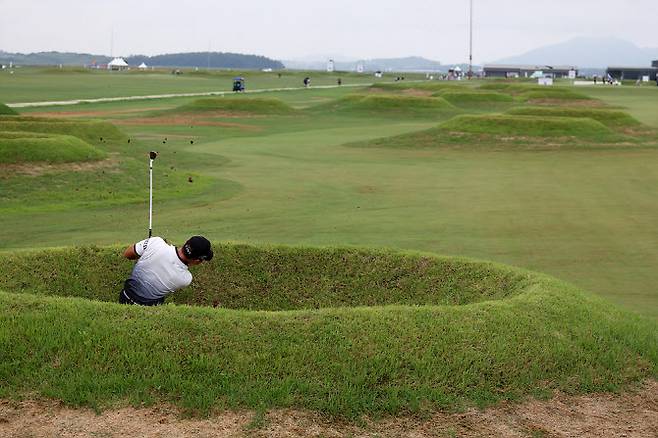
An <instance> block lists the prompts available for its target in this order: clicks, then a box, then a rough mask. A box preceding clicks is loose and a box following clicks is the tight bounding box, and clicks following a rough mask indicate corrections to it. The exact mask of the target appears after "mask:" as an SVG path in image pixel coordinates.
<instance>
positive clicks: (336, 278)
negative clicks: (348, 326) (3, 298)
mask: <svg viewBox="0 0 658 438" xmlns="http://www.w3.org/2000/svg"><path fill="white" fill-rule="evenodd" d="M216 252H217V256H216V258H215V259H214V261H213V263H212V264H205V265H203V266H201V267H199V268H198V269H197V270H196V271H195V272H196V276H195V283H194V285H193V286H192V287H190V288H188V289H186V290H184V291H181V292H179V293H177V294H175V295H174V296H173V297H172V301H173V302H175V303H178V304H189V305H208V306H212V305H214V304H216V303H221V305H222V307H227V308H231V309H250V310H299V309H315V308H322V307H342V306H381V305H390V304H406V305H438V304H447V305H459V304H468V303H475V302H480V301H483V300H492V299H502V298H505V297H509V296H511V295H513V294H516V293H518V292H519V288H520V287H522V286H523V284H524V281H525V277H524V276H520V275H511V273H510V272H502V271H498V270H496V269H495V268H494V267H493V266H492V265H487V264H476V263H466V262H464V261H461V260H456V259H455V260H450V259H445V260H439V259H436V258H435V257H411V256H408V255H404V254H395V253H390V252H377V251H373V250H368V251H366V250H359V249H314V248H286V247H269V248H258V247H253V246H246V245H220V246H219V247H218V249H217V251H216ZM4 259H5V260H6V261H7V263H6V264H4V266H3V267H0V274H1V276H2V278H0V288H3V289H5V290H11V291H15V292H29V293H37V294H47V295H60V296H77V297H83V298H89V299H97V300H101V301H110V302H114V301H116V298H117V293H118V291H119V290H121V287H122V284H123V281H124V280H125V277H126V274H127V273H128V272H130V266H131V262H130V261H127V260H123V259H122V258H121V257H119V256H118V252H117V250H116V249H111V248H82V249H80V248H75V249H62V250H56V251H48V252H43V253H39V254H38V257H37V256H31V255H25V254H21V255H17V256H8V257H4ZM80 260H86V263H84V264H82V265H81V264H80V263H79V261H80ZM99 266H102V267H103V269H102V270H99V268H98V267H99ZM26 271H29V272H30V275H26V274H25V272H26ZM483 278H485V279H486V281H483V280H482V279H483Z"/></svg>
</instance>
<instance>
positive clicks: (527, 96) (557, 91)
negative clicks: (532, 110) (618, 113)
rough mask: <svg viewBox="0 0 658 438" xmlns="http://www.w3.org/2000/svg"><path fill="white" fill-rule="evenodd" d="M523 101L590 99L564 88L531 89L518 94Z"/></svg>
mask: <svg viewBox="0 0 658 438" xmlns="http://www.w3.org/2000/svg"><path fill="white" fill-rule="evenodd" d="M519 98H520V99H521V100H525V101H533V100H534V101H536V100H592V99H591V98H590V97H589V96H586V95H584V94H581V93H576V92H575V91H571V90H568V89H565V88H548V87H545V88H543V89H532V90H529V91H524V92H522V93H520V94H519Z"/></svg>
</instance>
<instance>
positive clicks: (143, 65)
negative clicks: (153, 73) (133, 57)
mask: <svg viewBox="0 0 658 438" xmlns="http://www.w3.org/2000/svg"><path fill="white" fill-rule="evenodd" d="M137 68H138V69H140V70H146V69H147V68H149V67H148V65H146V63H144V62H142V63H141V64H139V67H137Z"/></svg>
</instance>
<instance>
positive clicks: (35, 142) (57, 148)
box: [0, 131, 106, 163]
mask: <svg viewBox="0 0 658 438" xmlns="http://www.w3.org/2000/svg"><path fill="white" fill-rule="evenodd" d="M105 156H106V154H105V153H104V152H103V151H101V150H99V149H97V148H95V147H94V146H92V145H90V144H89V143H87V142H85V141H84V140H81V139H79V138H77V137H73V136H70V135H53V134H38V133H33V132H2V131H0V163H24V162H37V161H38V162H49V163H65V162H75V161H91V160H100V159H102V158H105Z"/></svg>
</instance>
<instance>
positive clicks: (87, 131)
mask: <svg viewBox="0 0 658 438" xmlns="http://www.w3.org/2000/svg"><path fill="white" fill-rule="evenodd" d="M0 131H4V132H9V131H20V132H37V133H44V134H62V135H70V136H73V137H78V138H80V139H82V140H84V141H86V142H89V143H98V142H99V141H101V139H103V140H122V139H124V137H125V136H124V134H122V133H121V131H119V129H117V127H116V126H114V125H112V124H111V123H107V122H101V121H83V120H65V119H51V118H47V117H29V116H27V117H23V116H19V117H15V116H0Z"/></svg>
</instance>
